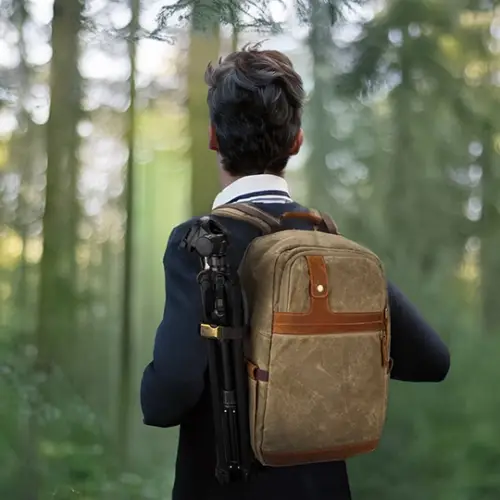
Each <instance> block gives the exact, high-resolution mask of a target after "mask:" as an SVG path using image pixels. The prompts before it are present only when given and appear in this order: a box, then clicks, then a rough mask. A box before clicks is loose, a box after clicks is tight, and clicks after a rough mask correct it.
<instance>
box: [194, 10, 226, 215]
mask: <svg viewBox="0 0 500 500" xmlns="http://www.w3.org/2000/svg"><path fill="white" fill-rule="evenodd" d="M204 1H208V2H211V1H212V0H204ZM201 4H202V2H197V3H196V4H195V7H194V9H197V8H198V6H199V5H200V6H201V8H202V7H203V5H201ZM202 12H204V13H206V11H205V9H202ZM206 25H208V29H206V30H204V29H203V27H204V26H206ZM219 48H220V36H219V24H218V22H217V21H216V20H213V21H210V20H207V19H206V17H205V18H204V19H202V15H200V14H199V13H198V12H196V11H193V22H192V25H191V42H190V46H189V56H188V57H189V66H188V111H189V134H190V136H191V148H190V156H191V212H192V214H193V215H203V214H204V213H207V212H209V211H210V209H211V208H212V202H213V200H214V198H215V196H216V195H217V192H218V191H219V188H220V186H219V176H218V171H217V162H216V157H215V154H214V153H211V152H210V151H209V150H208V128H209V116H208V108H207V88H206V85H205V82H204V78H203V76H204V73H205V69H206V67H207V64H208V63H209V62H210V61H213V62H216V60H217V58H218V55H219Z"/></svg>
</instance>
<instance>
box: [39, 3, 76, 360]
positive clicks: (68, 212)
mask: <svg viewBox="0 0 500 500" xmlns="http://www.w3.org/2000/svg"><path fill="white" fill-rule="evenodd" d="M82 8H83V4H82V2H81V1H80V0H55V1H54V6H53V19H52V41H51V43H52V54H53V55H52V62H51V67H50V114H49V120H48V122H47V173H46V183H47V188H46V193H45V196H46V198H45V211H44V215H43V235H44V238H43V255H42V260H41V264H40V287H39V307H38V349H39V355H40V359H41V361H42V362H44V363H47V362H48V361H49V360H50V359H51V355H50V354H56V359H57V361H58V362H62V361H63V360H64V359H65V356H67V354H65V353H64V351H65V347H66V346H68V342H71V337H72V336H73V335H74V334H75V332H74V328H73V326H74V324H75V321H74V313H75V299H76V290H75V266H76V261H75V258H76V255H75V246H76V241H77V223H78V194H77V175H78V144H79V137H78V133H77V125H78V121H79V119H80V113H81V108H80V98H81V77H80V73H79V71H78V58H79V54H80V47H79V31H80V22H81V13H82Z"/></svg>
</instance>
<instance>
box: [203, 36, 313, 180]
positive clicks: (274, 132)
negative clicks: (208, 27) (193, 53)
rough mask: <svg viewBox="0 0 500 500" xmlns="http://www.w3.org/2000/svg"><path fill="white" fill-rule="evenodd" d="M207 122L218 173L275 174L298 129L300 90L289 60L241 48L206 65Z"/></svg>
mask: <svg viewBox="0 0 500 500" xmlns="http://www.w3.org/2000/svg"><path fill="white" fill-rule="evenodd" d="M205 82H206V84H207V85H208V107H209V112H210V120H211V123H212V125H213V127H214V129H215V135H216V137H217V142H218V147H219V152H220V154H221V157H222V161H223V166H224V168H225V169H226V170H227V171H228V172H229V173H230V174H232V175H235V176H243V175H252V174H261V173H264V172H266V173H272V174H279V173H281V171H282V170H283V169H284V168H285V166H286V164H287V162H288V159H289V157H290V150H291V148H292V146H293V144H294V141H295V138H296V137H297V134H298V133H299V130H300V127H301V117H302V107H303V101H304V88H303V85H302V78H301V77H300V75H299V74H298V73H297V72H296V71H295V70H294V68H293V65H292V63H291V61H290V59H289V58H288V57H287V56H285V55H284V54H282V53H281V52H278V51H276V50H259V44H258V45H253V46H245V47H244V48H243V49H242V50H241V51H238V52H233V53H232V54H229V55H228V56H227V57H225V58H221V59H220V60H219V64H218V65H217V66H215V67H214V66H212V64H209V65H208V67H207V70H206V72H205Z"/></svg>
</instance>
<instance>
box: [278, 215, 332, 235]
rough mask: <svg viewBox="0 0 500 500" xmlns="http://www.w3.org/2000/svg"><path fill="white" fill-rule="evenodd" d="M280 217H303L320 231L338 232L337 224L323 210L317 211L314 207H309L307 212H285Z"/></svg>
mask: <svg viewBox="0 0 500 500" xmlns="http://www.w3.org/2000/svg"><path fill="white" fill-rule="evenodd" d="M281 219H283V220H285V219H303V220H308V221H309V222H311V223H312V224H314V227H315V229H319V230H321V231H324V232H327V233H331V234H338V230H337V225H336V224H335V222H334V221H333V219H332V218H331V217H330V216H329V215H328V214H325V213H323V212H319V211H318V210H315V209H310V210H309V211H308V212H285V213H284V214H283V215H282V216H281Z"/></svg>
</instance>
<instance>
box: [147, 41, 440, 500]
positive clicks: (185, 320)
mask: <svg viewBox="0 0 500 500" xmlns="http://www.w3.org/2000/svg"><path fill="white" fill-rule="evenodd" d="M205 80H206V83H207V85H208V107H209V111H210V121H211V124H210V134H209V135H210V137H209V144H210V148H211V149H212V150H215V151H216V152H217V157H218V160H219V164H220V178H221V184H222V186H223V187H224V189H223V190H222V191H221V193H220V194H219V195H218V196H217V198H216V199H215V202H214V205H213V206H214V208H215V207H217V206H220V205H222V204H226V203H234V202H237V201H238V202H250V203H255V204H257V205H258V206H259V207H260V208H263V209H264V210H266V211H268V212H269V213H271V214H272V215H274V216H279V215H280V214H282V213H283V212H286V211H294V210H295V211H297V210H304V208H303V207H300V206H299V205H298V204H296V203H295V202H294V201H293V200H292V198H291V196H290V194H289V191H288V187H287V183H286V181H285V179H284V178H283V177H282V175H283V172H284V169H285V167H286V164H287V161H288V159H289V158H290V156H291V155H294V154H296V153H297V152H298V151H299V149H300V146H301V143H302V130H301V115H302V107H303V101H304V90H303V86H302V80H301V78H300V76H299V75H298V74H297V73H296V72H295V71H294V69H293V66H292V64H291V62H290V60H289V59H288V58H287V57H286V56H284V55H283V54H281V53H279V52H275V51H264V50H263V51H259V50H258V49H257V48H250V49H246V50H243V51H241V52H235V53H233V54H231V55H229V56H228V57H226V58H225V59H224V60H222V61H220V64H219V65H218V66H217V67H212V66H211V65H209V66H208V68H207V72H206V76H205ZM191 222H192V221H188V222H186V223H184V224H181V225H180V226H178V227H177V228H175V229H174V230H173V231H172V234H171V235H170V239H169V242H168V245H167V250H166V253H165V257H164V261H163V263H164V268H165V280H166V303H165V310H164V316H163V321H162V322H161V324H160V326H159V328H158V331H157V334H156V340H155V346H154V359H153V361H152V362H151V363H150V364H149V365H148V366H147V367H146V370H145V372H144V376H143V380H142V389H141V403H142V410H143V414H144V423H145V424H146V425H152V426H156V427H172V426H176V425H180V439H179V448H178V456H177V467H176V479H175V486H174V490H173V495H172V499H173V500H212V499H217V500H224V499H231V500H232V499H238V500H244V499H259V500H275V499H276V500H278V499H287V500H305V499H314V500H322V499H325V500H326V499H328V500H347V499H350V498H351V496H350V492H349V483H348V478H347V472H346V465H345V463H344V462H333V463H323V464H313V465H305V466H297V467H286V468H264V467H260V468H257V469H256V471H255V473H254V474H253V475H252V477H251V480H250V482H249V483H247V484H241V483H235V484H230V485H228V486H221V485H219V484H218V483H217V481H216V479H215V477H214V469H215V452H214V434H213V420H212V410H211V400H210V392H209V391H210V389H209V384H208V381H207V349H206V345H205V342H206V341H205V340H203V339H202V338H201V337H200V335H199V323H200V320H201V301H200V291H199V287H198V283H197V281H196V275H197V273H198V272H199V270H200V264H199V261H198V258H197V257H196V256H195V255H194V254H189V253H188V252H186V251H185V250H183V249H180V248H179V245H180V243H181V240H182V239H183V237H184V236H185V234H186V232H187V230H188V228H189V227H190V225H191ZM224 225H225V226H226V227H227V228H228V229H229V231H230V232H231V238H232V239H231V245H232V252H233V253H232V255H231V258H232V259H234V263H238V262H239V260H240V259H241V258H242V256H243V253H244V251H245V248H246V247H247V245H248V244H249V243H250V241H251V240H252V239H253V238H255V237H256V236H258V232H257V229H255V228H253V227H252V226H250V225H248V224H246V223H244V222H242V221H235V220H230V219H224ZM388 286H389V297H390V298H389V300H390V304H389V305H390V312H391V325H392V345H391V356H392V358H393V361H394V364H393V369H392V378H393V379H397V380H403V381H413V382H425V381H428V382H438V381H441V380H443V379H444V378H445V376H446V374H447V372H448V369H449V363H450V360H449V353H448V350H447V348H446V346H445V345H444V344H443V342H442V341H441V340H440V338H439V337H438V335H437V334H436V333H435V332H434V330H433V329H432V328H431V327H430V326H429V325H428V324H427V323H426V322H425V321H424V320H423V319H422V317H421V316H420V315H419V313H418V312H417V311H416V310H415V308H414V307H413V306H412V305H411V304H410V303H409V302H408V300H407V299H406V298H405V297H404V296H403V294H402V293H401V292H400V291H399V290H397V288H396V287H394V286H393V285H392V284H389V285H388Z"/></svg>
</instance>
